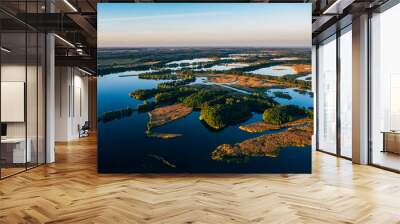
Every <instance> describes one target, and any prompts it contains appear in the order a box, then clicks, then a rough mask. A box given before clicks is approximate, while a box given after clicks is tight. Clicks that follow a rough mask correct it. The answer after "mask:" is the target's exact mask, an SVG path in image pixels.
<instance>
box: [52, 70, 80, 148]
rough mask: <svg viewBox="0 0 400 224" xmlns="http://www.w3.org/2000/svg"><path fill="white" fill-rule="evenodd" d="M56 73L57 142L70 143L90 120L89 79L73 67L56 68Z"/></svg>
mask: <svg viewBox="0 0 400 224" xmlns="http://www.w3.org/2000/svg"><path fill="white" fill-rule="evenodd" d="M55 73H56V82H55V129H56V131H55V140H56V141H70V140H73V139H77V138H78V137H79V132H78V125H83V124H84V122H85V121H87V120H88V78H87V77H86V76H84V73H82V72H80V71H79V70H78V69H76V68H73V67H56V72H55Z"/></svg>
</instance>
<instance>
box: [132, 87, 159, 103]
mask: <svg viewBox="0 0 400 224" xmlns="http://www.w3.org/2000/svg"><path fill="white" fill-rule="evenodd" d="M157 92H158V91H157V89H138V90H136V91H133V92H130V93H129V94H128V95H129V96H130V97H133V98H135V99H137V100H147V99H149V98H151V97H153V96H154V95H155V94H156V93H157Z"/></svg>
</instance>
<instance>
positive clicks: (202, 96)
mask: <svg viewBox="0 0 400 224" xmlns="http://www.w3.org/2000/svg"><path fill="white" fill-rule="evenodd" d="M227 93H228V92H227V91H215V90H214V91H213V90H208V89H202V90H199V91H197V92H195V93H193V94H191V95H190V96H188V97H186V98H185V99H184V100H183V103H184V104H185V105H186V106H189V107H193V108H196V109H200V108H201V106H202V105H203V104H204V103H206V102H208V101H210V100H212V99H214V98H215V97H218V96H225V95H226V94H227Z"/></svg>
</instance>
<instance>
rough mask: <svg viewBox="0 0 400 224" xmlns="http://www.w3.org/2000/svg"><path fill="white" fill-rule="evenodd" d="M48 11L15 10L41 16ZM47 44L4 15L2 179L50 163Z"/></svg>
mask: <svg viewBox="0 0 400 224" xmlns="http://www.w3.org/2000/svg"><path fill="white" fill-rule="evenodd" d="M6 4H7V3H6V2H1V3H0V6H4V5H6ZM8 4H10V3H8ZM42 5H43V1H32V2H19V3H18V4H17V5H15V4H11V5H9V6H10V7H12V8H14V9H16V10H17V12H18V13H25V12H28V13H41V12H42V11H43V8H42V7H41V6H42ZM17 6H18V7H17ZM3 21H7V23H4V22H3ZM11 23H15V24H12V25H9V24H11ZM45 44H46V39H45V34H44V33H41V32H40V31H38V30H35V29H34V28H32V27H30V26H28V25H27V24H24V23H23V22H21V21H17V20H15V19H14V18H12V17H10V16H9V15H6V14H2V13H1V12H0V47H1V50H0V51H1V57H0V72H1V73H0V82H1V85H0V90H1V91H0V92H1V97H0V102H1V104H0V111H1V115H0V121H1V130H0V132H1V144H0V178H5V177H7V176H10V175H13V174H16V173H19V172H22V171H25V170H27V169H29V168H33V167H36V166H37V165H39V164H43V163H45V92H46V90H45V60H46V52H45Z"/></svg>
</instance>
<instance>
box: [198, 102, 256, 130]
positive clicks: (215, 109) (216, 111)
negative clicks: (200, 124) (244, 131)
mask: <svg viewBox="0 0 400 224" xmlns="http://www.w3.org/2000/svg"><path fill="white" fill-rule="evenodd" d="M229 99H231V100H232V98H229ZM250 115H251V113H250V111H249V108H248V107H247V106H246V105H245V104H242V103H232V104H230V103H226V104H216V105H213V106H208V105H207V104H206V105H204V106H203V108H202V109H201V112H200V120H203V121H204V122H205V123H206V124H207V125H208V126H210V127H212V128H214V129H221V128H224V127H225V126H227V125H229V124H234V123H238V122H240V121H243V120H245V119H246V118H248V117H250Z"/></svg>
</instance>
